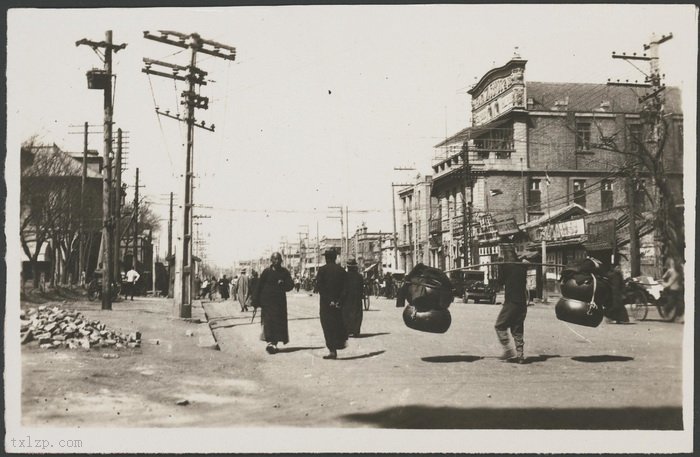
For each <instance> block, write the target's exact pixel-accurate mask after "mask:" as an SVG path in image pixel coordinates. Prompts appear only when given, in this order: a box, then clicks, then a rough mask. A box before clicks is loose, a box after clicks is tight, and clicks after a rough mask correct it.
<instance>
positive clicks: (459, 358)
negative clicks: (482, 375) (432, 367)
mask: <svg viewBox="0 0 700 457" xmlns="http://www.w3.org/2000/svg"><path fill="white" fill-rule="evenodd" d="M481 359H483V357H482V356H480V355H435V356H430V357H421V360H422V361H423V362H431V363H454V362H476V361H477V360H481Z"/></svg>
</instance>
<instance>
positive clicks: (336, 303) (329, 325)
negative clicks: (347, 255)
mask: <svg viewBox="0 0 700 457" xmlns="http://www.w3.org/2000/svg"><path fill="white" fill-rule="evenodd" d="M323 255H324V257H325V258H326V264H325V265H324V266H322V267H321V268H319V269H318V275H317V276H316V288H317V290H318V293H319V302H320V303H319V304H320V315H321V327H322V328H323V337H324V338H325V340H326V347H327V348H328V355H325V356H323V358H324V359H335V358H338V352H337V351H338V349H344V348H345V346H346V345H347V341H348V334H347V330H346V328H345V324H344V323H343V315H342V310H341V300H340V299H341V297H342V295H343V287H344V286H345V277H346V275H347V273H346V272H345V270H343V268H342V267H341V266H340V265H338V264H336V263H335V259H336V257H337V256H338V255H337V254H336V252H335V251H334V250H332V249H330V250H327V251H326V252H324V254H323Z"/></svg>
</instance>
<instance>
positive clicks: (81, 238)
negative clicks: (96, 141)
mask: <svg viewBox="0 0 700 457" xmlns="http://www.w3.org/2000/svg"><path fill="white" fill-rule="evenodd" d="M84 126H85V127H84V128H85V133H84V136H83V170H82V177H81V180H80V230H79V232H78V278H79V279H78V282H79V284H80V285H81V286H82V285H84V284H85V275H84V271H85V252H84V250H85V183H86V181H87V156H88V123H87V121H86V122H85V124H84Z"/></svg>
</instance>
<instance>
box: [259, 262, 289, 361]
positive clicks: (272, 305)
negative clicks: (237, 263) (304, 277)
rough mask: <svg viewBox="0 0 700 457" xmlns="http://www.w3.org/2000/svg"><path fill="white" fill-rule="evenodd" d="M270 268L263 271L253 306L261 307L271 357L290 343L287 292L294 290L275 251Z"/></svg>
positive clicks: (286, 271) (263, 335)
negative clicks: (278, 345) (280, 345)
mask: <svg viewBox="0 0 700 457" xmlns="http://www.w3.org/2000/svg"><path fill="white" fill-rule="evenodd" d="M270 263H271V265H270V266H269V267H267V268H265V270H263V272H262V274H261V275H260V282H259V283H258V286H257V287H256V289H255V291H254V295H253V299H252V304H253V307H255V308H257V307H260V308H261V321H262V328H263V329H262V334H261V335H260V339H261V340H263V341H266V342H267V347H266V348H265V350H266V351H267V352H268V354H275V353H277V351H278V349H277V344H278V343H284V344H287V343H289V327H288V324H287V292H289V291H290V290H292V289H293V288H294V282H293V281H292V276H291V275H290V274H289V270H287V269H286V268H284V267H283V266H282V255H281V254H280V253H279V252H275V253H274V254H272V257H270Z"/></svg>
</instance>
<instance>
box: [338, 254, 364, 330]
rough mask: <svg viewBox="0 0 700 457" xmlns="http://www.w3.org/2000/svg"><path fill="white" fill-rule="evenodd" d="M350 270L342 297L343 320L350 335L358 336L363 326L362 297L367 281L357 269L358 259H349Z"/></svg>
mask: <svg viewBox="0 0 700 457" xmlns="http://www.w3.org/2000/svg"><path fill="white" fill-rule="evenodd" d="M347 267H348V272H347V275H346V277H345V287H344V288H343V296H342V297H341V303H342V306H341V309H342V313H343V322H344V323H345V329H346V330H347V332H348V336H358V335H359V334H360V327H361V326H362V298H363V297H364V293H365V283H364V279H363V278H362V275H361V274H360V273H359V272H358V271H357V261H355V260H354V259H350V260H348V264H347Z"/></svg>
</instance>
